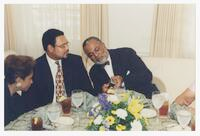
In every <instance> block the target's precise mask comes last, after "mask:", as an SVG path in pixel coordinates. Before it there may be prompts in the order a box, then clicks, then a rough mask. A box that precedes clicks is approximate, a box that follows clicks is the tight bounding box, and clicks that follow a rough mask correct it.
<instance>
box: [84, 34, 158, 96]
mask: <svg viewBox="0 0 200 136" xmlns="http://www.w3.org/2000/svg"><path fill="white" fill-rule="evenodd" d="M83 50H84V52H85V54H86V55H87V56H88V57H89V58H90V59H91V60H92V61H93V62H94V63H95V64H94V65H93V66H92V68H91V69H90V72H89V75H90V78H91V80H92V82H93V85H94V88H95V91H96V95H97V94H98V93H101V92H107V91H108V89H109V87H110V86H115V87H125V88H126V89H130V90H134V91H137V92H140V93H143V94H144V95H145V96H146V97H147V98H151V94H152V92H153V91H155V90H158V89H157V87H156V86H155V85H154V84H152V73H151V71H150V70H149V69H148V68H147V67H146V65H145V64H144V63H143V61H142V60H141V58H140V57H139V56H137V54H136V52H135V51H134V50H133V49H131V48H118V49H109V50H108V49H107V48H106V46H105V44H104V43H103V42H102V41H101V40H100V39H99V38H97V37H89V38H87V39H86V40H85V41H84V42H83Z"/></svg>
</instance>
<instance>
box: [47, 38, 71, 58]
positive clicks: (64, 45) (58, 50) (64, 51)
mask: <svg viewBox="0 0 200 136" xmlns="http://www.w3.org/2000/svg"><path fill="white" fill-rule="evenodd" d="M68 52H69V42H68V40H67V39H66V37H65V36H64V35H60V36H57V37H56V43H55V47H53V46H51V45H50V44H49V45H48V48H47V53H48V55H49V56H50V57H51V58H52V59H55V60H59V59H62V58H67V55H68Z"/></svg>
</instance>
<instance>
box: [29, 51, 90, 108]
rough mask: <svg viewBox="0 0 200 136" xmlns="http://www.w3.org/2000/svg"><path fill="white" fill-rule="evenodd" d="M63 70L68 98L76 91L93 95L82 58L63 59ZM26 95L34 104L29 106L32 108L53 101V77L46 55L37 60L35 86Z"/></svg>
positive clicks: (72, 56) (74, 56) (69, 57)
mask: <svg viewBox="0 0 200 136" xmlns="http://www.w3.org/2000/svg"><path fill="white" fill-rule="evenodd" d="M62 69H63V74H64V84H65V89H66V94H67V95H68V96H71V91H72V90H74V89H82V90H83V91H88V92H89V93H91V94H93V87H92V85H91V83H90V80H89V76H88V74H87V71H86V69H85V67H84V65H83V62H82V60H81V57H80V56H78V55H73V54H68V57H67V58H66V59H62ZM26 95H27V98H28V100H27V101H31V102H30V103H32V104H33V105H29V106H28V107H31V108H35V107H39V106H43V105H46V104H48V103H51V102H52V101H53V95H54V83H53V77H52V74H51V70H50V67H49V64H48V61H47V58H46V55H45V54H44V55H43V56H41V57H39V58H38V59H37V60H36V66H35V69H34V75H33V84H32V86H31V88H30V91H28V92H27V93H26Z"/></svg>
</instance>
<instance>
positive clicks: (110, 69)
mask: <svg viewBox="0 0 200 136" xmlns="http://www.w3.org/2000/svg"><path fill="white" fill-rule="evenodd" d="M107 60H108V61H109V65H105V67H104V69H105V71H106V72H107V74H108V76H109V77H110V78H111V77H112V76H114V72H113V67H112V61H111V58H110V55H109V54H108V59H107Z"/></svg>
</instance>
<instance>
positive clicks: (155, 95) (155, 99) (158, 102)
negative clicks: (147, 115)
mask: <svg viewBox="0 0 200 136" xmlns="http://www.w3.org/2000/svg"><path fill="white" fill-rule="evenodd" d="M164 101H165V98H164V96H163V95H162V94H161V93H160V92H159V91H154V92H152V103H153V106H154V108H155V109H156V112H157V120H156V122H157V123H159V109H160V108H161V106H162V105H163V103H164Z"/></svg>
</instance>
